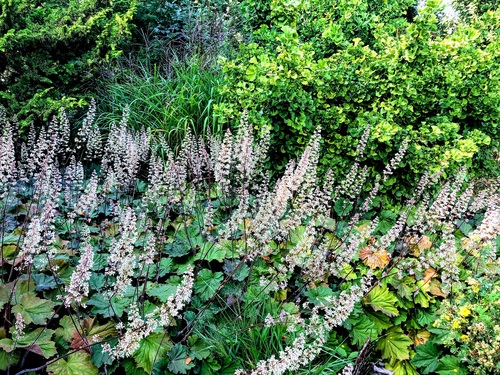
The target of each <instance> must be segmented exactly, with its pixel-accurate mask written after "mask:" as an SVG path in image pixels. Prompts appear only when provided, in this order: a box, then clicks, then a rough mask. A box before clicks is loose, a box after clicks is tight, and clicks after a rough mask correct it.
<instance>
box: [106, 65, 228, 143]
mask: <svg viewBox="0 0 500 375" xmlns="http://www.w3.org/2000/svg"><path fill="white" fill-rule="evenodd" d="M136 68H138V67H137V66H136ZM128 72H129V74H126V73H123V72H117V74H116V75H114V76H113V78H111V79H108V80H106V84H105V90H104V91H103V92H102V93H101V95H100V113H101V114H100V116H99V122H100V123H102V124H103V126H106V125H107V124H110V123H111V122H113V121H115V122H119V121H120V119H121V116H122V113H123V111H124V110H125V107H128V108H129V109H130V116H129V117H128V125H129V126H130V127H133V128H136V129H137V130H140V129H141V128H142V127H145V128H149V129H150V130H151V131H152V133H153V136H154V137H155V138H157V139H158V138H159V139H162V140H165V141H166V142H167V143H168V144H169V145H171V146H172V147H174V146H175V145H179V144H181V143H182V140H183V139H184V137H185V135H186V133H187V131H188V129H189V131H191V132H193V133H194V134H195V135H201V134H208V133H211V134H222V129H221V128H220V126H219V124H218V122H217V119H216V118H215V117H214V115H213V106H214V105H216V104H218V103H219V102H220V95H219V93H218V92H217V90H216V87H217V86H218V85H219V82H220V81H221V77H220V70H219V69H217V68H216V67H214V66H206V65H204V63H203V60H202V57H197V56H191V57H190V58H185V57H184V58H175V57H174V58H172V61H170V62H169V63H168V65H166V66H161V65H160V66H155V67H154V68H153V69H151V68H149V67H148V66H140V70H137V69H135V71H134V70H132V69H130V70H128ZM124 103H127V104H124ZM159 135H160V136H159Z"/></svg>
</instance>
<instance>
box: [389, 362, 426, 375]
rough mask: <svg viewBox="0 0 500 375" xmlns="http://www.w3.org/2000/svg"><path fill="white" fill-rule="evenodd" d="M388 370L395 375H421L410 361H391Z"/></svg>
mask: <svg viewBox="0 0 500 375" xmlns="http://www.w3.org/2000/svg"><path fill="white" fill-rule="evenodd" d="M387 369H389V370H392V372H393V375H419V373H418V372H417V370H416V369H415V366H413V364H412V363H411V362H410V361H397V360H396V361H390V362H389V364H388V365H387Z"/></svg>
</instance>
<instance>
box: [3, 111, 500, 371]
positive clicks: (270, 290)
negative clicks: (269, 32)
mask: <svg viewBox="0 0 500 375" xmlns="http://www.w3.org/2000/svg"><path fill="white" fill-rule="evenodd" d="M96 116H97V114H96V113H95V104H93V105H92V106H91V108H90V110H89V113H88V115H87V117H86V119H85V120H84V122H83V124H82V126H81V127H80V128H78V129H73V128H71V127H70V122H69V120H68V118H67V116H65V114H64V112H62V114H61V117H60V118H59V119H54V120H53V121H52V122H51V123H50V125H49V126H48V127H47V128H42V129H40V131H39V132H36V133H31V134H30V136H29V137H28V139H27V141H26V142H24V141H23V140H22V139H19V138H17V136H16V131H15V129H14V128H13V125H11V124H10V123H9V122H7V120H6V119H5V117H4V116H2V120H1V137H2V138H1V142H0V148H1V149H0V151H1V152H0V178H1V180H0V183H1V189H0V191H1V201H0V202H1V206H0V209H1V212H2V216H1V222H0V225H1V232H0V233H1V277H2V279H1V283H0V309H1V311H0V313H1V314H2V317H3V318H4V319H3V324H2V327H0V369H1V370H2V371H6V372H7V373H9V374H23V373H28V372H30V371H34V372H36V373H48V374H55V375H62V374H82V373H86V374H87V373H88V374H98V373H107V374H112V373H123V372H125V373H126V374H137V375H142V374H153V373H154V374H239V375H241V374H291V373H308V374H314V373H317V374H320V373H331V374H335V373H343V374H351V373H362V372H361V370H362V369H365V371H366V369H367V366H369V365H370V364H369V362H376V361H377V360H379V359H380V360H382V361H383V362H384V363H385V366H386V367H387V368H388V369H390V370H392V371H394V373H395V374H398V375H403V374H418V373H423V374H428V373H437V374H440V375H445V374H451V373H461V374H465V373H467V371H469V370H470V369H476V371H479V372H478V373H481V372H480V371H482V370H480V369H484V371H486V372H482V373H493V372H492V371H497V370H496V369H493V367H492V364H491V363H490V362H488V361H487V360H486V361H485V359H491V360H492V363H493V366H494V365H495V361H494V356H495V355H497V354H495V353H496V351H497V348H498V341H497V336H495V335H493V334H489V335H485V334H482V332H483V331H482V329H484V328H485V327H493V329H494V330H495V329H497V328H495V326H496V322H497V321H498V316H497V315H496V312H497V301H496V300H495V299H494V297H493V296H494V294H493V293H497V292H498V278H497V273H498V266H499V264H498V260H497V257H496V255H497V253H498V244H497V243H496V242H495V241H496V240H497V238H498V233H499V232H500V231H499V229H500V196H499V188H500V182H499V181H498V180H484V181H476V182H474V183H468V182H466V172H465V169H462V170H460V173H458V174H457V176H456V178H454V179H452V180H448V181H447V182H442V181H441V180H440V177H439V176H438V175H431V174H429V173H425V174H423V176H422V177H421V180H420V182H419V183H418V184H417V185H415V187H414V194H413V197H412V198H410V199H409V201H408V202H406V203H407V204H406V205H405V206H404V208H403V209H401V210H400V211H399V212H391V211H382V212H380V213H377V212H376V211H374V210H373V205H374V204H376V200H375V197H376V195H377V193H378V189H379V187H380V186H381V185H382V184H383V182H384V181H385V180H387V179H389V178H391V175H392V174H393V173H394V171H395V170H396V168H397V167H398V165H399V164H400V163H401V160H403V159H404V154H405V152H406V150H407V146H408V144H407V142H402V144H401V145H400V147H399V150H398V151H397V152H395V153H394V154H393V155H392V157H391V161H390V162H389V163H388V164H387V166H386V167H385V169H384V170H382V171H380V176H379V180H378V181H375V182H374V188H373V190H372V191H371V192H370V194H369V195H368V197H367V198H363V197H362V195H361V191H362V186H363V184H365V183H366V179H367V175H368V172H367V168H366V166H364V165H363V163H362V162H361V160H362V157H363V153H364V152H365V149H366V145H367V143H369V141H370V131H371V129H370V127H367V128H366V129H365V131H364V133H363V136H362V137H361V138H360V139H359V141H358V146H357V150H356V153H357V154H356V162H355V164H354V165H353V166H351V168H350V170H349V171H348V172H347V173H346V174H347V176H348V177H347V178H346V179H345V180H343V181H339V182H336V181H334V178H333V177H334V175H333V174H332V173H327V174H326V176H324V177H322V176H320V175H318V173H317V166H318V159H319V148H320V143H321V129H319V128H318V129H316V130H315V131H314V133H313V134H312V135H311V139H310V141H309V144H308V146H307V147H306V148H305V150H304V152H303V154H302V156H301V158H299V159H298V160H296V161H291V162H290V163H289V164H288V165H287V167H286V170H285V172H284V173H283V175H282V176H281V177H280V178H279V179H278V180H277V182H276V183H273V184H272V183H270V180H269V173H268V170H266V168H265V161H266V158H267V153H268V149H269V141H270V137H271V134H270V133H269V132H270V131H271V130H270V129H268V132H265V133H264V134H263V135H262V137H259V138H257V139H254V135H253V133H252V126H251V124H249V123H248V122H247V120H246V117H245V116H243V120H242V122H241V125H240V127H239V131H238V132H237V134H236V135H232V134H231V132H230V131H228V132H227V133H226V135H225V137H224V138H220V137H215V136H212V137H205V138H203V137H195V136H194V135H192V134H191V133H189V132H188V133H187V135H186V138H185V140H184V142H183V144H182V146H181V147H180V148H179V149H178V150H177V151H176V152H173V151H169V150H168V149H163V150H161V151H162V152H163V155H164V156H163V158H160V157H159V147H158V145H157V144H155V143H153V142H152V141H151V137H150V135H149V134H148V132H147V131H146V130H142V131H131V130H129V129H128V127H127V121H128V112H127V111H125V113H124V116H123V118H122V120H121V121H120V122H119V123H113V124H111V126H110V130H109V135H108V136H107V139H103V138H102V137H101V135H100V130H99V128H98V127H97V126H96V124H95V118H96ZM435 182H439V183H440V184H442V190H441V192H440V194H439V195H438V196H437V197H436V198H435V199H432V198H431V197H430V195H429V190H428V189H429V186H430V185H432V184H433V183H435ZM497 242H498V241H497ZM467 286H468V288H466V287H467ZM475 293H482V295H484V294H491V296H492V297H491V298H489V299H486V300H484V299H479V300H478V299H477V298H478V297H477V295H476V294H475ZM456 311H458V316H457V315H456V313H455V312H456ZM472 316H473V317H474V322H475V323H477V324H479V323H481V322H482V324H483V325H484V326H483V328H481V327H480V326H476V325H469V327H467V325H466V323H467V321H468V319H472ZM438 318H439V319H438ZM448 324H451V326H452V330H451V331H448V330H446V328H448V327H447V325H448ZM464 335H465V336H467V338H465V337H464ZM485 356H488V357H485ZM378 366H383V365H380V364H378ZM478 366H482V367H478ZM471 371H472V370H471Z"/></svg>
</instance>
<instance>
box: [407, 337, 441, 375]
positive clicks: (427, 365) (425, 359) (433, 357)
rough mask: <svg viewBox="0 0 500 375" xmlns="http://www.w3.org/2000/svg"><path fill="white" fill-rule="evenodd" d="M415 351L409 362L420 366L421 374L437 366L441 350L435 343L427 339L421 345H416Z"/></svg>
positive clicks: (427, 372) (429, 371)
mask: <svg viewBox="0 0 500 375" xmlns="http://www.w3.org/2000/svg"><path fill="white" fill-rule="evenodd" d="M415 351H416V352H417V354H416V355H415V356H414V357H413V358H412V360H411V363H412V364H413V365H415V366H416V367H418V368H422V370H420V371H421V372H422V374H429V373H431V372H433V371H434V370H435V369H436V368H437V366H438V364H439V357H440V355H441V354H442V351H441V350H439V348H438V347H437V346H436V345H434V344H433V343H432V342H430V341H427V342H426V343H425V344H423V345H418V346H416V347H415Z"/></svg>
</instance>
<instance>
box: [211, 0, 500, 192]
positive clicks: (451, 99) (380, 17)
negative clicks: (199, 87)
mask: <svg viewBox="0 0 500 375" xmlns="http://www.w3.org/2000/svg"><path fill="white" fill-rule="evenodd" d="M258 3H259V4H260V3H261V5H260V6H261V7H264V8H265V9H260V8H257V9H259V10H261V11H259V12H257V14H258V16H259V17H260V18H259V22H260V24H259V25H258V26H251V25H250V29H252V30H254V32H253V33H252V34H251V36H250V37H248V38H247V40H245V42H244V43H242V44H241V45H240V53H239V54H238V55H237V56H236V57H235V58H233V59H227V60H224V61H223V71H224V74H225V85H224V86H223V87H222V89H221V92H222V93H223V95H224V96H225V100H224V103H223V104H222V105H220V106H218V107H217V111H218V113H219V114H220V115H221V118H223V119H225V120H227V121H229V122H231V121H232V123H237V121H238V117H239V115H240V114H241V113H242V111H243V110H245V109H247V110H248V113H249V118H250V119H251V121H252V122H253V123H254V124H255V126H256V127H257V128H258V129H260V130H261V129H263V128H264V127H265V126H268V125H270V126H271V127H272V128H273V130H274V131H273V135H272V141H271V143H272V150H273V156H274V158H273V161H272V162H271V161H269V163H268V165H269V166H271V165H272V166H273V167H275V168H276V169H279V170H283V169H284V168H285V165H286V160H288V157H290V156H293V157H296V156H297V155H299V154H300V152H301V150H302V149H303V147H304V145H305V144H306V143H307V142H308V137H309V135H310V134H311V133H312V132H313V131H314V129H315V128H316V126H318V125H320V126H321V128H322V129H323V151H324V153H323V154H322V156H321V163H322V165H323V166H325V167H324V169H325V170H326V169H327V168H332V170H333V171H334V174H335V175H336V176H345V174H346V172H347V171H348V166H349V165H350V164H351V163H352V161H353V159H354V158H355V147H356V146H355V144H356V142H354V140H355V139H357V138H358V137H359V136H360V135H361V133H362V132H363V129H365V128H366V127H367V126H371V128H372V133H371V134H372V137H371V139H372V142H370V144H369V145H368V149H367V152H366V156H365V157H364V159H363V160H364V161H365V162H366V164H367V166H368V171H369V174H370V176H372V177H374V176H375V175H376V174H377V170H380V169H381V168H383V165H385V164H387V163H388V161H389V160H390V158H391V157H392V156H393V155H394V153H395V152H396V150H397V149H398V147H399V144H401V142H402V141H403V140H404V139H408V141H409V146H408V155H407V157H406V158H405V161H404V165H405V168H404V172H400V173H396V174H394V176H392V178H391V179H388V180H387V181H386V182H385V184H384V186H383V187H382V191H383V192H384V193H386V195H387V196H389V197H392V198H397V199H400V198H401V197H402V196H404V197H409V196H411V190H412V188H413V186H415V184H416V183H417V181H418V178H419V176H420V175H421V174H422V173H423V172H424V171H425V170H427V169H428V168H430V170H432V171H438V170H445V173H446V174H453V173H454V172H456V171H457V169H458V168H459V166H460V165H462V164H463V163H465V164H467V165H468V166H469V167H470V168H469V172H470V173H471V174H472V175H474V174H476V175H479V176H481V175H484V174H491V173H496V172H498V170H497V163H496V158H497V157H498V156H497V149H498V140H499V137H498V130H497V128H498V122H499V119H500V112H499V108H500V96H499V95H498V93H499V92H500V87H499V86H500V77H499V72H500V55H499V53H500V52H499V51H500V34H499V32H498V30H500V27H499V25H500V12H499V11H498V10H488V11H486V12H484V13H482V14H480V15H478V16H476V17H474V18H472V19H471V20H470V21H469V22H467V23H465V22H458V21H457V23H456V24H455V25H454V28H453V29H450V30H449V31H450V32H449V33H448V30H445V31H442V30H443V27H442V26H441V24H440V19H439V18H438V16H437V14H438V13H439V11H440V10H441V8H440V7H439V2H437V1H427V2H426V6H425V7H423V8H422V9H419V11H418V15H417V16H416V17H415V16H414V12H415V8H414V5H415V4H414V3H415V2H414V1H411V0H404V1H403V0H401V1H390V2H373V1H368V0H346V1H340V2H325V1H321V0H312V1H300V0H299V1H291V2H281V1H269V2H258ZM243 4H247V6H248V9H249V10H253V9H254V6H257V4H256V2H254V1H251V0H248V1H245V2H243ZM249 22H250V21H249ZM370 189H371V185H370V184H367V185H366V190H367V191H368V190H370Z"/></svg>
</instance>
